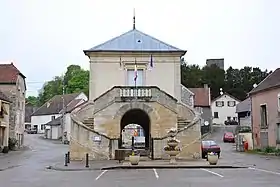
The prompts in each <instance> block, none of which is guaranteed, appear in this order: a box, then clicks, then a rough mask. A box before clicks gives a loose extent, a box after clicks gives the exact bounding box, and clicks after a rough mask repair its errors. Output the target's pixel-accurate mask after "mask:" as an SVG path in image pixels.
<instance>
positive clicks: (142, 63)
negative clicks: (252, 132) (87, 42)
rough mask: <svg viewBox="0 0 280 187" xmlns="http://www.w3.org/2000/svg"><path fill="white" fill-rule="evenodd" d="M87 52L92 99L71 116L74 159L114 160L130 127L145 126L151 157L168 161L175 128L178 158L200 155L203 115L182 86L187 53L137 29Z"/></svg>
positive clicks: (144, 149)
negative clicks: (171, 131) (166, 148)
mask: <svg viewBox="0 0 280 187" xmlns="http://www.w3.org/2000/svg"><path fill="white" fill-rule="evenodd" d="M84 53H85V55H86V56H88V57H89V59H90V81H89V82H90V83H89V101H88V102H87V103H85V104H84V105H82V106H80V107H78V108H76V109H75V110H74V111H73V112H72V114H71V118H72V124H71V138H70V152H71V158H72V159H78V160H80V159H83V158H84V156H85V154H86V153H89V155H90V159H114V158H115V150H116V149H119V148H124V147H123V146H122V141H121V140H122V137H121V136H122V133H121V132H122V131H123V129H124V127H125V126H127V125H129V124H138V125H141V126H142V128H143V130H144V136H145V146H144V147H143V150H142V152H141V150H140V152H141V154H143V155H146V156H148V157H150V158H151V159H163V158H166V157H167V155H166V154H165V153H164V151H163V148H164V146H166V145H167V142H166V141H167V137H168V135H167V131H168V130H169V129H170V128H175V129H177V130H178V133H177V139H179V140H180V141H181V142H180V147H181V148H182V152H181V153H180V154H179V155H178V157H180V158H193V156H194V155H198V154H200V137H201V133H200V120H201V118H200V114H199V113H198V112H196V111H195V110H194V108H193V104H194V103H193V102H194V101H193V96H194V95H193V93H192V92H191V91H190V90H189V89H187V88H186V87H184V86H183V85H182V84H181V69H180V68H181V66H180V62H181V57H182V56H183V55H184V54H185V53H186V51H184V50H180V49H178V48H176V47H174V46H171V45H169V44H166V43H164V42H162V41H160V40H158V39H155V38H154V37H152V36H149V35H147V34H145V33H143V32H141V31H139V30H137V29H135V28H133V29H132V30H130V31H128V32H126V33H124V34H122V35H120V36H118V37H116V38H113V39H111V40H109V41H107V42H105V43H103V44H100V45H98V46H96V47H93V48H91V49H89V50H85V51H84ZM135 78H136V79H135ZM195 153H196V154H195Z"/></svg>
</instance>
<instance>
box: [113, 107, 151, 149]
mask: <svg viewBox="0 0 280 187" xmlns="http://www.w3.org/2000/svg"><path fill="white" fill-rule="evenodd" d="M152 111H153V109H152V108H151V107H150V106H148V105H146V104H144V103H140V102H136V103H129V104H125V105H123V106H122V107H121V108H120V109H119V110H118V112H117V113H116V115H115V116H114V118H120V141H119V147H122V143H123V142H122V132H123V129H124V128H125V127H126V126H127V125H129V124H137V125H139V126H141V127H142V129H143V132H144V136H145V149H149V147H150V138H151V120H150V116H149V114H150V113H151V112H152Z"/></svg>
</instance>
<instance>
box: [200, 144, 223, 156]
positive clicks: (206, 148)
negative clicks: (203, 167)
mask: <svg viewBox="0 0 280 187" xmlns="http://www.w3.org/2000/svg"><path fill="white" fill-rule="evenodd" d="M210 152H214V153H217V154H218V157H219V158H220V154H221V148H220V146H218V144H217V143H216V142H215V141H213V140H207V141H202V142H201V153H202V158H206V157H207V154H208V153H210Z"/></svg>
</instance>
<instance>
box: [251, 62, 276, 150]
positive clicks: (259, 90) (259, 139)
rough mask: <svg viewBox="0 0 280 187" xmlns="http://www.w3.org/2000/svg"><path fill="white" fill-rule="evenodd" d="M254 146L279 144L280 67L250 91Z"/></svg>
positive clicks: (263, 146) (264, 146)
mask: <svg viewBox="0 0 280 187" xmlns="http://www.w3.org/2000/svg"><path fill="white" fill-rule="evenodd" d="M249 95H250V98H251V102H252V112H251V113H252V127H253V139H254V148H266V147H268V146H270V147H277V146H278V145H279V144H280V68H278V69H276V70H275V71H274V72H273V73H271V74H270V75H268V76H267V77H266V78H265V79H264V80H263V81H262V82H260V83H259V84H258V85H257V87H255V88H254V89H253V90H252V91H251V92H250V93H249Z"/></svg>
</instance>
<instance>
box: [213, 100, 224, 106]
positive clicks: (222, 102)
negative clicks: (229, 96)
mask: <svg viewBox="0 0 280 187" xmlns="http://www.w3.org/2000/svg"><path fill="white" fill-rule="evenodd" d="M218 103H221V104H222V105H221V106H219V105H218ZM215 105H216V107H224V106H225V102H224V101H215Z"/></svg>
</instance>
